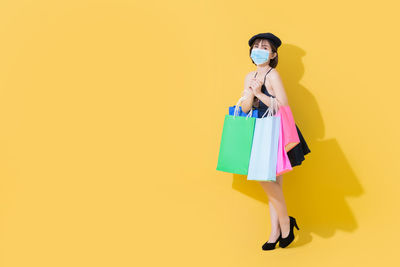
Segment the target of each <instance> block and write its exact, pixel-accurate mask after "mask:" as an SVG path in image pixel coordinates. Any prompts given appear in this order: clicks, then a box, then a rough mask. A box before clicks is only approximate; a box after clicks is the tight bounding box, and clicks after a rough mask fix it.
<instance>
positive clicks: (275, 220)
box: [260, 175, 290, 242]
mask: <svg viewBox="0 0 400 267" xmlns="http://www.w3.org/2000/svg"><path fill="white" fill-rule="evenodd" d="M282 182H283V175H279V176H277V177H276V182H273V181H260V184H261V186H262V187H263V189H264V191H265V192H266V193H267V195H268V204H269V208H270V216H271V227H272V231H271V236H270V239H269V240H268V241H269V242H274V241H275V240H276V239H277V237H278V236H279V228H280V231H281V232H282V237H287V236H288V234H289V231H290V220H289V216H288V213H287V209H286V203H285V198H284V196H283V190H282Z"/></svg>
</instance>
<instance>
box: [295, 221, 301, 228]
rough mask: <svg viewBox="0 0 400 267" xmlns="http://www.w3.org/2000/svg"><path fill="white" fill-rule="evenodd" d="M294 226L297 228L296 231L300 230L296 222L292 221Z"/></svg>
mask: <svg viewBox="0 0 400 267" xmlns="http://www.w3.org/2000/svg"><path fill="white" fill-rule="evenodd" d="M294 226H295V227H296V228H297V230H300V229H299V227H298V226H297V222H296V221H294Z"/></svg>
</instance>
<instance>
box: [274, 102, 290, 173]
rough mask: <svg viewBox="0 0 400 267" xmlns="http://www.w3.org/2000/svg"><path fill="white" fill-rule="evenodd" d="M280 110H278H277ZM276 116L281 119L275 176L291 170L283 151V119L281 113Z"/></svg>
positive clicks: (286, 155) (288, 160) (287, 157)
mask: <svg viewBox="0 0 400 267" xmlns="http://www.w3.org/2000/svg"><path fill="white" fill-rule="evenodd" d="M279 109H280V108H279ZM277 116H279V117H280V118H281V123H280V125H279V142H278V156H277V164H276V176H279V175H281V174H284V173H287V172H289V171H291V170H293V168H292V165H291V163H290V159H289V156H288V154H287V153H286V151H285V144H284V142H283V119H282V112H278V114H277Z"/></svg>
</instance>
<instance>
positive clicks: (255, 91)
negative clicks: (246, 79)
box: [250, 78, 262, 96]
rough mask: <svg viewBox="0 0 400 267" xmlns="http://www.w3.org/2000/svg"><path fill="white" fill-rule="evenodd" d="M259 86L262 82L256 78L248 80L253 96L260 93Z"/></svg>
mask: <svg viewBox="0 0 400 267" xmlns="http://www.w3.org/2000/svg"><path fill="white" fill-rule="evenodd" d="M261 86H262V83H261V82H260V81H259V80H257V78H252V79H251V81H250V89H251V90H252V91H253V94H254V95H255V96H258V95H260V94H261Z"/></svg>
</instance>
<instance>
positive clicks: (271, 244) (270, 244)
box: [262, 232, 282, 250]
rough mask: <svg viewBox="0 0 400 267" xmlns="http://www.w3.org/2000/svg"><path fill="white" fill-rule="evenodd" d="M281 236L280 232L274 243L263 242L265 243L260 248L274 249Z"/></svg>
mask: <svg viewBox="0 0 400 267" xmlns="http://www.w3.org/2000/svg"><path fill="white" fill-rule="evenodd" d="M281 238H282V232H281V233H280V234H279V237H278V239H277V240H276V241H275V242H274V243H268V241H267V242H265V244H264V245H263V246H262V249H263V250H272V249H275V246H276V243H278V242H279V240H281Z"/></svg>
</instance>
